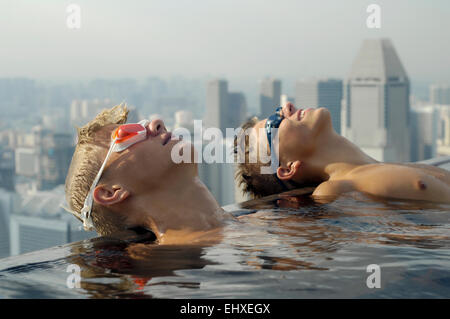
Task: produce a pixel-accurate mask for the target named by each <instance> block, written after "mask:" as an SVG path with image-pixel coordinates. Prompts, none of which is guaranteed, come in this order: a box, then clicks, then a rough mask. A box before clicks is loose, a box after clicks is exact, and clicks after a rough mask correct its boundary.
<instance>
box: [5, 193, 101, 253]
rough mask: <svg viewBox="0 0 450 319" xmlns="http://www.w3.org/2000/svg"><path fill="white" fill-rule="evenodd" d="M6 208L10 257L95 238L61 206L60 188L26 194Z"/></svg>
mask: <svg viewBox="0 0 450 319" xmlns="http://www.w3.org/2000/svg"><path fill="white" fill-rule="evenodd" d="M17 196H18V197H19V198H18V199H17V200H16V201H15V203H16V204H15V205H13V207H12V208H10V210H11V213H10V214H9V245H10V254H11V255H18V254H24V253H27V252H30V251H34V250H40V249H44V248H49V247H53V246H56V245H62V244H66V243H70V242H74V241H79V240H83V239H87V238H92V237H95V236H96V233H95V232H86V231H84V230H83V229H82V227H81V226H82V224H81V222H79V221H78V220H77V219H76V218H75V217H74V216H72V215H71V214H70V213H68V212H66V211H65V210H64V209H63V208H62V207H61V205H62V204H64V203H65V194H64V185H59V186H58V187H56V188H54V189H51V190H46V191H36V190H32V191H27V192H24V193H20V194H18V195H17Z"/></svg>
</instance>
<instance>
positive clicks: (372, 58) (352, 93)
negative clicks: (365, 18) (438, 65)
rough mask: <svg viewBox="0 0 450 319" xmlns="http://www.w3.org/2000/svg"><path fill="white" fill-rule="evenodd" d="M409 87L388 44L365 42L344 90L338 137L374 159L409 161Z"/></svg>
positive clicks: (393, 51) (396, 56)
mask: <svg viewBox="0 0 450 319" xmlns="http://www.w3.org/2000/svg"><path fill="white" fill-rule="evenodd" d="M409 88H410V84H409V79H408V76H407V74H406V71H405V69H404V68H403V65H402V63H401V62H400V59H399V58H398V55H397V53H396V51H395V48H394V46H393V45H392V43H391V41H390V40H389V39H369V40H365V41H364V43H363V45H362V47H361V49H360V51H359V53H358V55H357V57H356V59H355V60H354V62H353V65H352V69H351V72H350V76H349V78H348V80H347V83H346V88H345V90H344V102H343V105H342V106H343V110H342V125H341V134H342V135H343V136H345V137H346V138H348V139H349V140H350V141H352V142H353V143H355V144H356V145H358V146H359V147H360V148H361V149H362V150H363V151H364V152H365V153H367V154H368V155H369V156H371V157H373V158H375V159H376V160H379V161H383V162H408V161H409V160H410V123H409V115H410V114H409V113H410V105H409Z"/></svg>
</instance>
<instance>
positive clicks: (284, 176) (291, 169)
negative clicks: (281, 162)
mask: <svg viewBox="0 0 450 319" xmlns="http://www.w3.org/2000/svg"><path fill="white" fill-rule="evenodd" d="M301 164H302V162H300V161H295V162H289V163H287V167H283V166H280V167H278V168H277V177H278V178H279V179H280V180H282V181H286V180H290V179H291V178H293V177H294V176H295V174H297V172H299V170H300V166H301Z"/></svg>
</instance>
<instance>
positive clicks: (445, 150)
mask: <svg viewBox="0 0 450 319" xmlns="http://www.w3.org/2000/svg"><path fill="white" fill-rule="evenodd" d="M436 108H437V110H438V113H439V127H438V139H437V155H438V156H450V105H437V106H436Z"/></svg>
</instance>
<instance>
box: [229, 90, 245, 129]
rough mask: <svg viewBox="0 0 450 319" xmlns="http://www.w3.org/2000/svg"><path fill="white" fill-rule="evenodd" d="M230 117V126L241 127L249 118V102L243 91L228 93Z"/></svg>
mask: <svg viewBox="0 0 450 319" xmlns="http://www.w3.org/2000/svg"><path fill="white" fill-rule="evenodd" d="M228 104H229V105H228V112H227V115H228V119H227V122H228V123H229V124H230V126H228V127H230V128H237V127H239V126H240V125H241V124H242V123H243V122H244V121H245V119H246V118H247V102H246V99H245V95H244V94H243V93H241V92H230V94H228Z"/></svg>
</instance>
